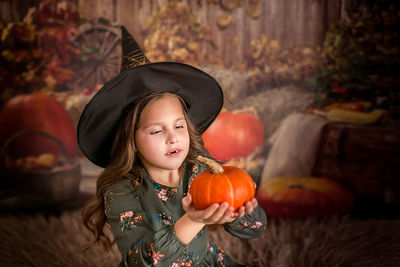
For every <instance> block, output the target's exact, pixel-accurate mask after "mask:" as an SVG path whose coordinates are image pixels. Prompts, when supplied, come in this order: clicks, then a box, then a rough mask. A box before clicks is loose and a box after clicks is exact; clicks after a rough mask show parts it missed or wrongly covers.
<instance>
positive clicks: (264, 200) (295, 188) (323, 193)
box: [256, 177, 354, 218]
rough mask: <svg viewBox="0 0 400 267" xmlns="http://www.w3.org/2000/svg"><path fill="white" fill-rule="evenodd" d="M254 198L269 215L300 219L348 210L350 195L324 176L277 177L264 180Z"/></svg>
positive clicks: (351, 201)
mask: <svg viewBox="0 0 400 267" xmlns="http://www.w3.org/2000/svg"><path fill="white" fill-rule="evenodd" d="M256 198H257V200H258V202H259V203H260V205H261V206H262V207H263V209H264V210H265V211H266V213H267V214H268V215H269V216H271V217H282V218H303V217H307V216H316V217H322V216H327V215H332V214H344V213H348V212H350V211H351V208H352V207H353V203H354V195H353V194H352V193H351V192H350V191H349V190H347V188H345V187H344V186H343V185H341V184H339V183H338V182H336V181H334V180H332V179H328V178H317V177H279V178H270V179H267V180H266V181H265V182H264V183H263V184H262V185H261V186H260V188H259V189H258V191H257V195H256Z"/></svg>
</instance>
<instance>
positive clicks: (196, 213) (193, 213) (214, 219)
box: [182, 194, 237, 224]
mask: <svg viewBox="0 0 400 267" xmlns="http://www.w3.org/2000/svg"><path fill="white" fill-rule="evenodd" d="M182 206H183V209H184V210H185V211H186V214H187V215H188V216H189V218H190V219H191V220H192V221H195V222H198V223H204V224H224V223H227V222H232V221H233V220H235V219H236V218H235V215H237V214H235V212H234V211H233V207H229V204H228V203H226V202H224V203H221V204H212V205H210V206H209V207H208V208H206V209H204V210H197V209H196V208H195V207H193V205H192V197H191V196H190V194H188V195H187V196H186V197H184V198H183V199H182Z"/></svg>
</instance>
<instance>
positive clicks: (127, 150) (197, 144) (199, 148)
mask: <svg viewBox="0 0 400 267" xmlns="http://www.w3.org/2000/svg"><path fill="white" fill-rule="evenodd" d="M164 94H167V93H166V92H155V93H151V94H149V95H146V96H144V97H143V98H142V99H141V100H139V102H138V103H137V104H136V105H135V107H134V108H133V109H131V110H130V111H129V112H128V113H127V114H126V116H124V117H123V119H122V121H121V123H120V124H119V127H118V129H117V131H116V134H115V138H114V143H113V146H112V149H111V154H110V158H111V161H110V164H109V165H108V166H107V167H106V168H105V169H104V171H103V173H102V174H101V175H100V176H99V178H98V179H97V184H96V197H95V199H94V200H92V201H91V202H89V203H88V204H87V205H86V206H85V207H84V208H83V209H82V220H83V223H84V224H85V226H86V227H87V228H88V229H89V230H90V231H91V232H92V234H93V236H94V238H93V240H92V242H91V244H90V245H88V246H87V247H86V248H85V250H86V249H89V248H90V247H92V246H93V245H95V244H96V243H98V244H101V245H102V246H103V248H104V250H105V252H106V255H107V254H108V253H109V252H110V250H111V248H112V246H113V244H114V241H111V239H110V238H109V237H108V236H107V235H106V234H105V233H104V227H105V226H106V225H107V226H108V227H109V225H108V223H107V218H106V215H105V212H104V196H105V194H106V191H107V189H108V188H109V186H110V185H112V184H113V183H115V182H116V181H118V180H120V179H122V178H123V177H125V176H126V175H127V174H128V172H129V171H130V170H131V169H132V168H139V162H138V160H137V155H136V147H135V132H136V130H137V127H138V124H139V119H140V115H141V113H142V111H143V109H144V108H145V106H146V105H147V104H148V103H149V102H150V101H152V100H154V99H159V98H161V97H162V96H163V95H164ZM176 97H178V99H179V101H180V103H181V105H182V108H183V111H184V112H183V113H184V115H185V119H186V122H187V126H188V132H189V137H190V146H189V153H188V156H187V160H188V161H192V162H197V160H196V158H197V156H198V155H199V154H204V153H206V154H208V153H207V151H206V149H205V148H204V144H203V140H202V138H201V134H200V133H199V132H198V131H197V130H196V128H195V127H194V125H193V124H192V123H191V121H190V119H189V116H188V111H187V105H186V103H185V101H184V100H183V99H182V98H181V97H179V96H177V95H176Z"/></svg>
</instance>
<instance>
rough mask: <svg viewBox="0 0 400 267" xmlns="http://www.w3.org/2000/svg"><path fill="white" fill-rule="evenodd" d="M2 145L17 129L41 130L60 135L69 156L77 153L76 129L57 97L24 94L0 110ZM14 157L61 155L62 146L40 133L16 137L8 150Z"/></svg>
mask: <svg viewBox="0 0 400 267" xmlns="http://www.w3.org/2000/svg"><path fill="white" fill-rule="evenodd" d="M0 125H1V129H0V145H4V144H5V142H7V140H9V139H10V138H11V137H12V136H14V135H15V134H16V133H18V132H22V131H40V132H44V133H46V134H48V135H51V136H53V137H55V138H57V139H58V140H59V141H61V143H62V144H63V145H64V146H65V149H66V152H67V156H68V157H73V156H75V155H76V153H77V141H76V134H75V128H74V125H73V122H72V120H71V118H70V117H69V115H68V112H67V111H66V110H65V109H64V107H63V106H62V105H61V104H60V103H59V102H57V101H56V100H55V99H54V98H52V97H50V96H48V95H45V94H41V93H35V94H23V95H17V96H15V97H13V98H11V99H9V100H8V101H7V102H6V103H5V104H4V106H3V107H2V109H1V111H0ZM7 151H8V152H7V153H9V155H11V156H13V157H16V158H18V157H20V158H22V157H27V156H40V155H42V154H45V153H53V154H55V155H59V154H60V153H61V148H60V146H59V145H58V144H57V143H55V142H54V141H52V140H51V139H49V138H46V137H44V136H42V135H38V134H27V135H23V136H21V137H19V138H17V139H15V140H14V141H13V142H12V143H11V144H10V146H9V147H8V149H7Z"/></svg>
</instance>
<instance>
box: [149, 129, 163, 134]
mask: <svg viewBox="0 0 400 267" xmlns="http://www.w3.org/2000/svg"><path fill="white" fill-rule="evenodd" d="M161 132H162V130H157V131H153V132H150V134H158V133H161Z"/></svg>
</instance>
